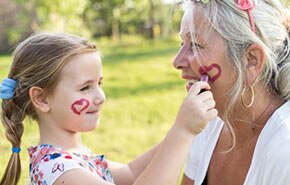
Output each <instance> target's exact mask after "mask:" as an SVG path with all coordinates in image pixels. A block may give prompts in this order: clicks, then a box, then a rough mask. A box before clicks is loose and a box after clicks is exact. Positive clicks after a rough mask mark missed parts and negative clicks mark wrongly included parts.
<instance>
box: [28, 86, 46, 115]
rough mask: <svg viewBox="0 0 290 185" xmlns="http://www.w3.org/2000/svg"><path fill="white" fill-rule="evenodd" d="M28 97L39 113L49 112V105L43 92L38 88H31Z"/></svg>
mask: <svg viewBox="0 0 290 185" xmlns="http://www.w3.org/2000/svg"><path fill="white" fill-rule="evenodd" d="M29 97H30V99H31V102H32V104H33V106H34V107H35V108H37V109H38V110H40V111H41V112H48V111H49V110H50V107H49V104H48V103H47V100H46V95H45V93H44V90H43V89H42V88H40V87H36V86H33V87H31V88H30V89H29Z"/></svg>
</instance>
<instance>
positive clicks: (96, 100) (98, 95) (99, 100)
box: [94, 89, 106, 105]
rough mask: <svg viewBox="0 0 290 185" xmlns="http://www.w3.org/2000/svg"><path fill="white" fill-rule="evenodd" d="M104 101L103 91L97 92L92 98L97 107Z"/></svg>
mask: <svg viewBox="0 0 290 185" xmlns="http://www.w3.org/2000/svg"><path fill="white" fill-rule="evenodd" d="M105 101H106V96H105V93H104V91H103V90H101V89H100V90H98V92H97V93H96V95H95V96H94V104H95V105H99V104H103V103H104V102H105Z"/></svg>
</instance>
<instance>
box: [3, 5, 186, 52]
mask: <svg viewBox="0 0 290 185" xmlns="http://www.w3.org/2000/svg"><path fill="white" fill-rule="evenodd" d="M179 4H180V3H178V2H176V1H174V0H146V1H144V0H69V1H65V0H49V1H44V0H0V53H8V52H11V51H12V50H13V47H14V46H15V44H16V43H17V42H19V41H20V40H22V39H23V38H25V37H27V36H28V35H30V34H31V33H33V32H37V31H60V32H62V31H65V32H70V33H74V34H78V35H82V36H85V37H88V38H98V37H104V36H105V37H111V38H112V39H114V40H117V41H118V40H119V41H121V40H122V35H128V34H129V35H140V36H141V37H146V38H148V39H168V38H170V37H172V35H173V34H175V33H177V32H178V28H179V21H180V18H181V10H180V8H179V7H178V6H179Z"/></svg>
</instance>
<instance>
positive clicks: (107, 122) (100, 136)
mask: <svg viewBox="0 0 290 185" xmlns="http://www.w3.org/2000/svg"><path fill="white" fill-rule="evenodd" d="M97 44H98V47H99V48H100V50H101V51H102V53H103V74H104V80H103V89H104V91H105V93H106V97H107V101H106V103H105V105H104V106H103V109H102V117H101V122H100V123H101V124H100V125H99V127H98V128H97V129H96V130H95V131H93V132H90V133H85V134H83V142H84V143H85V144H86V145H87V146H88V147H89V148H91V149H92V150H93V151H94V152H95V153H98V154H105V155H106V157H107V158H108V159H110V160H115V161H119V162H124V163H126V162H129V161H130V160H131V159H133V158H134V157H136V156H137V155H138V154H140V153H142V152H143V151H145V150H147V149H149V148H150V146H152V145H154V144H156V143H158V142H159V141H160V140H161V139H162V138H163V137H164V136H165V134H166V132H167V131H168V130H169V128H170V126H171V125H172V123H173V122H174V119H175V115H176V113H177V111H178V108H179V106H180V104H181V102H182V100H183V98H184V96H185V87H184V82H183V80H182V79H180V73H179V72H178V71H177V70H175V69H174V68H173V66H172V59H173V57H174V55H175V53H176V52H177V51H178V47H179V41H178V39H176V40H172V41H146V40H144V39H141V38H133V39H132V38H130V39H128V38H126V37H125V38H123V41H122V42H121V43H117V42H113V41H111V40H108V39H101V40H98V41H97ZM10 61H11V57H10V56H1V57H0V80H1V81H2V79H3V78H4V77H6V76H7V73H8V68H9V65H10ZM24 126H25V133H24V136H23V137H22V152H21V161H22V175H21V180H20V183H19V184H28V182H29V181H28V180H29V179H28V177H29V174H28V164H29V159H28V155H27V151H26V148H27V147H29V146H31V145H36V144H37V143H38V137H39V135H38V127H37V124H36V123H34V122H28V121H27V120H26V121H25V123H24ZM10 154H11V145H10V143H9V142H8V141H7V140H6V138H5V133H4V130H3V127H2V126H0V175H1V176H2V174H3V171H4V169H5V166H6V164H7V162H8V159H9V157H10Z"/></svg>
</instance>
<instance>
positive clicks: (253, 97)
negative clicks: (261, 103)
mask: <svg viewBox="0 0 290 185" xmlns="http://www.w3.org/2000/svg"><path fill="white" fill-rule="evenodd" d="M248 86H249V88H250V90H251V102H250V103H249V104H248V105H247V104H246V102H245V98H244V96H245V91H246V88H247V86H245V87H244V89H243V91H242V104H243V106H244V107H245V108H249V107H251V106H252V105H253V104H254V100H255V91H254V88H253V87H252V86H251V85H248Z"/></svg>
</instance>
